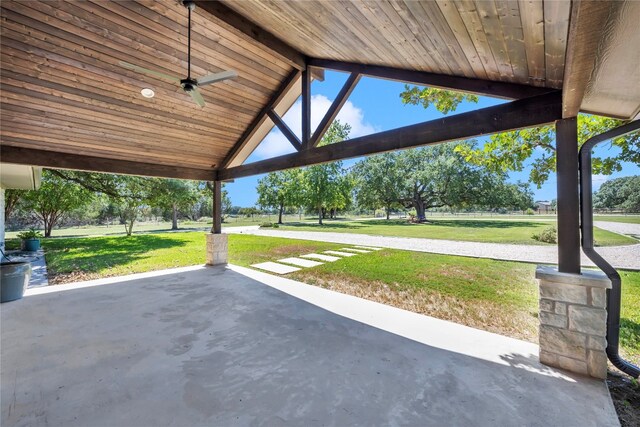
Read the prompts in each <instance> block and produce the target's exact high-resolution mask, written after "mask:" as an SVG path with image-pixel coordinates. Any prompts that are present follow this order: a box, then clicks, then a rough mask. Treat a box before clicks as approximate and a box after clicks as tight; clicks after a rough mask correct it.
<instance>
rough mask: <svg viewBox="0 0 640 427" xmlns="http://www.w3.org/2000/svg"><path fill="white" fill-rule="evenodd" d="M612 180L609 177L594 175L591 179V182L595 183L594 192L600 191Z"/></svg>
mask: <svg viewBox="0 0 640 427" xmlns="http://www.w3.org/2000/svg"><path fill="white" fill-rule="evenodd" d="M610 179H611V176H609V175H599V174H596V175H593V176H592V177H591V182H593V191H598V190H599V189H600V186H601V185H602V184H604V183H605V182H607V181H608V180H610Z"/></svg>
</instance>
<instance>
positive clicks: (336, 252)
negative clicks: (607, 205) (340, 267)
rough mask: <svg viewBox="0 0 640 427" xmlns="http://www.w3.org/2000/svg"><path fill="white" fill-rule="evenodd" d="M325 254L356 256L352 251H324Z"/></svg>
mask: <svg viewBox="0 0 640 427" xmlns="http://www.w3.org/2000/svg"><path fill="white" fill-rule="evenodd" d="M324 253H325V254H331V255H338V256H345V257H346V256H356V254H354V253H349V252H340V251H324Z"/></svg>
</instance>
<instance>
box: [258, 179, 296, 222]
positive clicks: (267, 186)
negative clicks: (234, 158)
mask: <svg viewBox="0 0 640 427" xmlns="http://www.w3.org/2000/svg"><path fill="white" fill-rule="evenodd" d="M301 183H302V171H301V170H299V169H290V170H286V171H281V172H271V173H268V174H267V175H266V176H265V177H264V178H261V179H260V181H258V186H257V187H256V191H257V192H258V204H259V205H260V206H262V207H267V208H274V209H278V224H282V214H283V213H284V210H285V208H290V207H298V206H300V204H301V202H302V187H301Z"/></svg>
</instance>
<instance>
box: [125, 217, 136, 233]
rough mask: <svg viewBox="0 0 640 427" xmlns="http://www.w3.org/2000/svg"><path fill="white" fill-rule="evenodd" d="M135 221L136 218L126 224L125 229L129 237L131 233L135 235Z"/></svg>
mask: <svg viewBox="0 0 640 427" xmlns="http://www.w3.org/2000/svg"><path fill="white" fill-rule="evenodd" d="M134 221H135V218H134V219H132V220H130V221H129V222H128V223H127V224H125V226H124V228H125V230H126V232H127V236H131V233H133V223H134Z"/></svg>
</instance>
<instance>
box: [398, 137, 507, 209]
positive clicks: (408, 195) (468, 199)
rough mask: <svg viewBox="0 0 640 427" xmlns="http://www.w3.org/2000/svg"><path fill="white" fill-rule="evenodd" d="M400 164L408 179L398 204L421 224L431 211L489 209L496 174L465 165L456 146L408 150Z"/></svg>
mask: <svg viewBox="0 0 640 427" xmlns="http://www.w3.org/2000/svg"><path fill="white" fill-rule="evenodd" d="M466 144H467V145H469V146H471V145H473V143H466ZM398 160H399V169H400V170H402V171H403V172H404V176H405V179H404V182H403V189H402V197H401V199H400V200H399V201H400V202H401V203H403V204H404V205H405V206H406V207H413V208H414V209H415V210H416V215H417V217H418V220H420V221H424V220H426V210H427V209H431V208H440V207H445V206H448V207H452V208H469V207H473V206H486V204H487V203H488V201H489V198H488V195H489V194H490V193H491V191H492V190H493V188H494V187H495V184H496V174H495V173H492V172H491V171H489V170H488V169H486V168H484V167H479V166H476V165H473V164H471V163H468V162H466V161H465V160H464V159H463V158H462V156H461V155H460V154H459V153H458V152H457V151H456V144H455V143H445V144H438V145H434V146H430V147H424V148H416V149H413V150H407V151H404V152H402V153H400V154H399V156H398ZM500 178H501V180H502V181H503V180H504V178H505V177H504V174H503V175H502V176H501V177H500Z"/></svg>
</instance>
